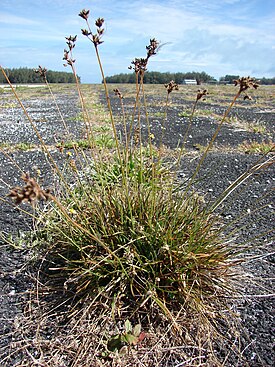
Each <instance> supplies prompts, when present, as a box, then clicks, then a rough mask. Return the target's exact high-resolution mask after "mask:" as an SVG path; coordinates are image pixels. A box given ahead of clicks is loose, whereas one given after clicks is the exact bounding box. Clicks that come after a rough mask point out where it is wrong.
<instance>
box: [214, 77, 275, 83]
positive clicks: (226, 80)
mask: <svg viewBox="0 0 275 367" xmlns="http://www.w3.org/2000/svg"><path fill="white" fill-rule="evenodd" d="M239 77H240V76H239V75H225V76H222V77H220V82H221V83H223V82H224V83H229V84H233V82H234V80H236V79H239ZM257 80H258V81H259V82H260V84H261V85H272V84H275V77H274V78H257Z"/></svg>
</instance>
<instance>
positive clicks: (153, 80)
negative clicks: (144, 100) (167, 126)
mask: <svg viewBox="0 0 275 367" xmlns="http://www.w3.org/2000/svg"><path fill="white" fill-rule="evenodd" d="M239 77H240V76H239V75H229V74H227V75H225V76H222V77H220V78H219V81H217V80H216V79H215V78H213V77H212V76H210V75H209V74H207V73H205V72H204V71H202V72H196V71H191V72H187V73H169V72H166V73H161V72H158V71H148V72H146V73H145V74H144V83H147V84H165V83H169V82H170V80H174V81H175V82H176V83H177V84H182V83H183V82H184V79H195V80H196V81H197V83H198V84H200V83H211V82H212V83H221V84H223V83H224V84H233V82H234V80H236V79H239ZM257 80H259V82H260V84H262V85H264V84H266V85H271V84H275V77H274V78H260V79H258V78H257ZM106 82H107V83H135V82H136V75H135V73H121V74H115V75H112V76H107V77H106Z"/></svg>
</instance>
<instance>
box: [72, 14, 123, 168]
mask: <svg viewBox="0 0 275 367" xmlns="http://www.w3.org/2000/svg"><path fill="white" fill-rule="evenodd" d="M89 14H90V11H89V10H85V9H83V10H82V11H81V12H80V13H79V14H78V15H79V16H80V17H81V18H82V19H84V20H85V21H86V25H87V29H81V31H82V34H83V35H84V36H86V37H87V38H88V39H89V40H90V41H91V42H92V43H93V45H94V47H95V52H96V57H97V61H98V65H99V68H100V73H101V76H102V80H103V84H104V90H105V95H106V100H107V106H108V110H109V114H110V119H111V124H112V130H113V134H114V139H115V144H116V150H117V153H118V156H119V160H120V162H122V159H121V152H120V145H119V141H118V136H117V131H116V127H115V121H114V116H113V112H112V106H111V102H110V96H109V92H108V87H107V83H106V79H105V74H104V70H103V66H102V62H101V58H100V55H99V51H98V46H99V45H100V44H102V43H103V41H102V36H103V34H104V28H103V24H104V19H103V18H98V19H97V20H96V21H95V26H96V27H97V29H96V33H93V32H92V30H91V27H90V24H89V20H88V19H89Z"/></svg>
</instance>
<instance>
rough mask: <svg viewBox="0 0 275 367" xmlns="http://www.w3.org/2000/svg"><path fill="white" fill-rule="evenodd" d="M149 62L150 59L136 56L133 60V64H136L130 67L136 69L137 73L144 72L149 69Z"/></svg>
mask: <svg viewBox="0 0 275 367" xmlns="http://www.w3.org/2000/svg"><path fill="white" fill-rule="evenodd" d="M147 62H148V59H144V58H135V60H133V61H132V62H131V64H132V65H134V66H131V65H130V66H129V69H133V70H134V71H135V73H141V74H142V73H144V72H145V71H146V70H147Z"/></svg>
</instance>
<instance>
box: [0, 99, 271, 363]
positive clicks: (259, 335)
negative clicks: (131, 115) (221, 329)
mask: <svg viewBox="0 0 275 367" xmlns="http://www.w3.org/2000/svg"><path fill="white" fill-rule="evenodd" d="M75 97H76V96H75V95H71V96H70V97H65V96H63V95H60V96H59V97H58V101H57V102H58V103H59V105H60V106H62V113H63V115H64V116H65V117H66V118H67V119H68V126H69V129H70V132H71V133H72V135H73V136H75V137H76V138H78V137H82V136H83V125H81V123H79V122H77V124H76V122H75V121H73V119H72V118H74V117H75V116H76V115H77V114H78V112H79V111H78V107H77V105H76V98H75ZM124 102H125V105H126V106H127V104H128V102H131V101H130V100H129V101H127V99H126V100H125V101H124ZM149 102H150V100H149ZM174 102H178V105H181V104H182V101H177V100H176V99H175V100H174ZM117 103H118V102H117V101H116V100H115V99H113V100H112V104H113V106H114V111H115V112H116V113H117V114H119V113H120V111H119V106H118V104H117ZM26 104H27V106H28V108H29V111H30V113H31V115H32V116H33V117H34V120H35V121H36V124H37V127H38V129H39V131H40V132H41V134H42V136H43V139H44V140H45V141H46V143H47V144H49V145H55V144H56V141H59V140H60V139H62V137H63V131H64V130H63V124H62V121H60V119H58V117H57V114H56V111H55V108H54V106H53V103H52V101H51V100H44V99H43V100H42V101H41V100H40V101H39V99H31V100H27V101H26ZM152 104H153V101H152ZM175 104H176V105H177V103H175ZM188 105H190V103H189V102H186V106H188ZM206 107H207V108H210V107H211V108H215V111H216V112H219V113H221V111H222V110H223V109H221V108H220V107H219V106H213V105H209V106H206ZM150 109H151V112H152V113H153V112H154V111H160V110H159V107H157V109H156V110H154V107H150ZM179 111H181V109H180V110H179V107H178V106H175V107H173V106H171V107H169V109H168V116H169V117H168V121H167V122H165V134H164V138H163V143H164V144H165V145H166V146H167V147H169V148H175V147H177V146H178V143H179V140H181V139H182V136H184V133H185V128H186V126H187V120H186V119H185V118H183V117H179V115H178V114H179ZM235 113H237V114H238V116H240V115H243V116H245V117H246V119H250V120H251V119H252V118H255V114H256V115H257V118H260V120H261V124H264V125H265V128H266V132H265V134H264V135H262V134H258V133H253V132H249V131H247V130H245V129H243V128H240V127H238V128H234V127H233V126H229V125H225V126H224V127H223V128H222V130H221V132H220V135H219V137H218V139H217V144H218V145H219V146H220V145H222V146H227V147H228V146H230V147H231V150H230V151H226V150H220V151H215V152H213V153H210V154H209V155H208V157H207V159H206V160H205V162H204V164H203V166H202V167H201V170H200V173H199V181H198V182H197V184H196V187H197V190H198V191H199V192H201V193H203V194H204V195H205V201H206V202H207V203H211V202H213V200H215V198H216V197H217V196H218V195H219V194H220V193H222V192H223V190H224V189H225V188H226V187H227V186H228V185H229V184H230V183H231V182H233V181H234V179H236V178H237V177H238V176H239V175H240V174H242V173H243V172H245V170H247V168H249V167H251V166H252V165H253V164H255V163H256V162H257V161H258V160H259V159H261V155H246V154H244V153H240V152H239V151H237V150H236V149H235V148H236V147H237V146H238V145H239V144H241V143H242V142H243V141H255V140H257V141H263V140H270V139H271V138H272V136H273V137H274V135H273V133H274V131H273V128H274V113H272V112H265V111H261V110H260V109H259V108H258V109H255V110H254V109H253V108H251V109H244V108H241V107H240V108H239V109H237V110H236V112H235ZM250 114H251V116H250ZM70 119H71V120H70ZM150 122H151V129H152V133H153V134H154V135H155V142H156V144H157V143H158V142H159V140H160V134H159V131H160V126H161V125H162V122H161V121H160V119H158V118H155V117H152V118H151V119H150ZM143 126H144V135H146V132H145V131H146V127H145V126H146V125H145V122H144V123H143ZM216 126H217V121H216V120H215V119H212V118H207V117H196V118H195V119H194V123H193V125H192V128H191V129H190V131H189V133H188V139H187V148H188V149H189V155H187V156H185V157H184V158H183V160H182V165H181V170H180V174H179V177H180V179H181V180H184V179H185V178H187V177H188V176H189V175H190V172H192V171H193V170H194V169H195V167H196V163H197V162H198V159H199V157H198V152H197V150H196V149H194V146H195V145H196V144H201V145H205V144H207V142H209V140H210V139H211V136H212V135H213V132H214V130H215V128H216ZM22 141H24V142H29V143H38V140H37V138H36V137H35V136H34V134H33V131H32V128H31V127H30V126H29V123H28V122H27V121H26V118H25V117H24V115H23V114H22V112H21V111H20V109H18V108H16V107H11V108H5V110H4V111H3V109H2V110H0V143H10V144H11V143H12V144H14V143H19V142H22ZM52 154H53V156H54V158H55V160H56V161H57V162H59V161H61V156H60V153H59V152H58V151H57V150H56V149H53V150H52ZM10 157H11V158H12V159H13V160H14V161H16V163H17V164H18V165H19V167H20V169H22V170H23V171H27V172H32V173H35V172H37V171H41V177H40V179H41V181H42V183H43V182H44V183H45V185H48V184H54V183H53V182H52V181H51V177H52V173H51V168H50V165H49V163H48V161H47V159H46V157H45V154H44V153H43V152H42V151H40V150H37V149H36V150H31V151H26V152H22V151H14V152H12V153H11V154H10ZM20 176H21V172H20V170H19V168H16V167H15V165H14V162H12V161H11V160H10V159H9V158H8V157H7V156H5V155H4V154H3V153H2V152H0V178H1V181H0V196H1V197H2V198H3V197H5V195H6V194H7V192H8V188H7V186H6V183H8V184H9V185H10V186H14V185H17V184H18V181H19V179H20ZM274 180H275V179H274V168H272V167H270V168H269V169H268V170H266V171H265V172H264V173H262V174H256V175H254V176H253V177H251V179H249V180H248V181H247V182H246V183H245V185H244V186H242V188H241V189H239V190H237V191H236V192H235V193H234V194H233V196H232V197H230V199H228V200H227V201H226V202H225V203H224V204H223V205H222V207H221V208H220V214H221V216H222V218H223V220H224V221H225V222H226V221H228V222H232V220H234V218H237V217H238V216H239V215H240V214H241V213H246V214H247V215H246V216H245V217H244V218H242V219H240V220H238V221H237V222H236V223H235V224H234V225H233V228H232V229H233V230H236V234H238V237H237V241H239V242H240V243H242V242H245V241H246V240H247V238H250V239H253V238H255V239H254V240H252V243H253V244H254V245H255V250H254V252H253V254H257V255H262V254H267V253H270V254H271V253H272V252H273V251H274V243H273V235H272V233H270V231H271V230H272V229H274V228H273V227H274V224H273V217H272V215H273V211H274V197H272V188H274ZM263 206H265V207H264V208H263V209H262V210H261V209H260V207H263ZM0 207H1V220H0V231H2V233H3V234H4V235H5V236H6V235H11V234H13V235H14V236H16V235H18V234H19V232H21V231H24V230H26V228H32V221H31V220H29V219H27V217H26V215H24V213H22V212H20V211H19V210H18V209H16V208H14V207H12V206H10V205H9V204H8V203H5V202H1V203H0ZM254 211H255V212H254ZM249 213H251V214H250V215H249ZM243 226H244V227H243ZM0 241H1V240H0ZM259 243H261V244H262V245H264V248H259V247H258V245H259ZM2 245H3V246H2V247H1V252H0V335H1V336H2V337H1V340H0V360H1V355H2V353H3V350H4V349H5V350H6V346H7V343H9V341H10V340H11V332H12V330H13V328H14V324H15V321H16V318H17V317H19V316H20V313H21V312H23V309H22V307H23V305H24V302H26V293H25V291H26V290H27V289H28V288H29V287H30V286H31V279H30V277H29V274H28V272H27V270H25V269H24V267H23V266H24V263H25V260H26V256H27V252H26V253H25V254H24V252H22V251H11V250H10V249H9V248H8V247H7V246H5V244H4V243H2ZM22 267H23V268H22ZM273 267H274V256H272V255H269V256H264V257H261V258H260V259H258V260H257V261H256V260H253V261H250V262H248V263H247V265H246V271H247V273H248V274H249V277H250V279H251V283H250V284H247V283H246V284H245V285H244V286H245V287H246V293H247V296H245V297H244V298H243V299H241V300H238V301H237V303H238V310H239V312H240V317H241V320H242V325H243V335H245V337H244V339H245V342H244V344H245V345H246V346H247V348H246V349H245V350H244V353H243V354H244V356H245V357H246V358H247V361H248V363H249V366H251V367H258V366H273V365H274V362H275V360H274V336H275V334H274V313H273V312H274V298H272V297H264V296H263V295H266V294H267V293H271V292H272V289H273V288H272V287H273V285H272V279H273V278H274V275H273ZM259 284H260V285H259ZM273 293H274V290H273ZM251 295H256V297H251ZM0 365H1V364H0ZM226 365H227V366H233V365H234V361H228V363H227V364H226ZM238 366H241V365H238Z"/></svg>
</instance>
